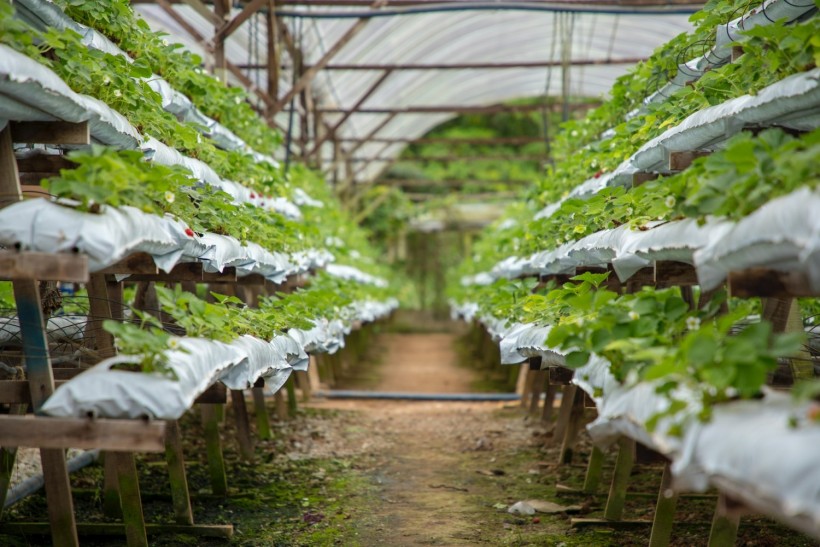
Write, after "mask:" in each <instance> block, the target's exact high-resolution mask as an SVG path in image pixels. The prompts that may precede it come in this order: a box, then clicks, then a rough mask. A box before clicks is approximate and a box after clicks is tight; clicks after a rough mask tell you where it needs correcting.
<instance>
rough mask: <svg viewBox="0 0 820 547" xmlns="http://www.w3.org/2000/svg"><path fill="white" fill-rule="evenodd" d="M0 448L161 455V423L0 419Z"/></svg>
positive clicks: (81, 419) (163, 433)
mask: <svg viewBox="0 0 820 547" xmlns="http://www.w3.org/2000/svg"><path fill="white" fill-rule="evenodd" d="M0 445H2V446H33V447H40V448H86V449H90V448H99V449H102V450H111V451H125V452H164V451H165V422H161V421H150V422H149V421H145V420H108V419H89V418H44V417H35V416H31V415H29V416H0Z"/></svg>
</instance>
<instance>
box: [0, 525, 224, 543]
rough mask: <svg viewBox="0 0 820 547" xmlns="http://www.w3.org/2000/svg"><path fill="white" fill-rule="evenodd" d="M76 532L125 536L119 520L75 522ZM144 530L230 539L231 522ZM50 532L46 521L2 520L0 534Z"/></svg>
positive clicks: (162, 526) (34, 534)
mask: <svg viewBox="0 0 820 547" xmlns="http://www.w3.org/2000/svg"><path fill="white" fill-rule="evenodd" d="M77 532H79V534H80V535H81V536H83V537H85V536H118V537H119V538H120V540H121V539H122V538H123V537H124V536H125V525H124V524H123V523H121V522H85V523H79V524H77ZM145 532H146V533H147V534H148V535H149V536H151V535H159V534H167V535H174V534H182V535H190V536H198V537H214V538H222V539H230V538H231V537H232V536H233V525H232V524H146V525H145ZM50 533H51V527H50V525H49V523H47V522H2V523H0V534H10V535H19V536H46V535H48V534H50Z"/></svg>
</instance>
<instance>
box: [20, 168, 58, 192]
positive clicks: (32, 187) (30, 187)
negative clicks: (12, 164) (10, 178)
mask: <svg viewBox="0 0 820 547" xmlns="http://www.w3.org/2000/svg"><path fill="white" fill-rule="evenodd" d="M43 175H45V173H37V174H36V176H37V177H38V178H37V180H38V181H39V180H40V179H42V178H44V177H43ZM31 176H32V175H31V173H24V174H22V175H20V183H21V184H20V191H21V192H22V193H23V197H25V198H50V197H51V194H50V193H49V192H48V190H46V189H45V188H43V187H42V186H40V185H39V184H36V183H35V184H27V183H29V182H31Z"/></svg>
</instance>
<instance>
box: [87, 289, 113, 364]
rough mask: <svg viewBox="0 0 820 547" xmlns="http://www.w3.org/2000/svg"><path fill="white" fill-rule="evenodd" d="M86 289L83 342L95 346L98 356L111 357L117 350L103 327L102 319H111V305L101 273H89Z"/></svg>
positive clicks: (110, 336)
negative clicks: (86, 304) (86, 309)
mask: <svg viewBox="0 0 820 547" xmlns="http://www.w3.org/2000/svg"><path fill="white" fill-rule="evenodd" d="M86 288H87V290H88V306H89V314H88V321H87V322H86V325H85V339H84V340H83V343H84V344H86V345H87V346H88V347H92V348H95V349H96V350H97V353H98V354H99V355H100V357H103V358H107V357H113V356H114V355H115V354H116V353H117V352H116V349H115V348H114V336H113V335H112V334H111V333H110V332H108V331H106V330H105V329H103V321H106V320H108V319H113V316H112V314H111V305H110V302H109V299H108V284H107V283H106V281H105V276H104V275H103V274H98V273H96V274H91V279H90V280H89V282H88V283H87V284H86Z"/></svg>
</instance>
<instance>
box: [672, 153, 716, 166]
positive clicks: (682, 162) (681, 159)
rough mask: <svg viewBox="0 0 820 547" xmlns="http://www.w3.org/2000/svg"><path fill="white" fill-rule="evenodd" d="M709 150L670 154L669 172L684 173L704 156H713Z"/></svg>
mask: <svg viewBox="0 0 820 547" xmlns="http://www.w3.org/2000/svg"><path fill="white" fill-rule="evenodd" d="M711 153H712V152H711V151H708V150H687V151H684V152H670V153H669V170H670V171H683V170H684V169H686V168H688V167H689V166H690V165H692V162H693V161H695V160H696V159H698V158H702V157H703V156H708V155H709V154H711Z"/></svg>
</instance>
